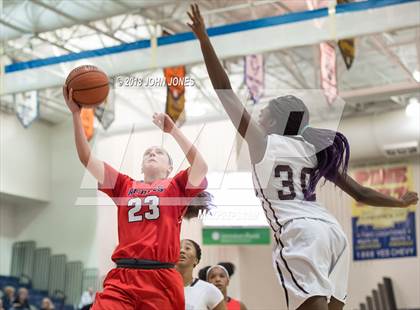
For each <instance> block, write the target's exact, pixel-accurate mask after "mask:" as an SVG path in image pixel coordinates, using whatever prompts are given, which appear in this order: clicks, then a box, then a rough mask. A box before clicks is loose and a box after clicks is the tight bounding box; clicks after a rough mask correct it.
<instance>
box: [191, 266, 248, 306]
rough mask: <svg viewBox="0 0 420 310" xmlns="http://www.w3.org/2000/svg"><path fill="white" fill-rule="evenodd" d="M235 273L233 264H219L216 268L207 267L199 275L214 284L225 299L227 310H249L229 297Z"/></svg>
mask: <svg viewBox="0 0 420 310" xmlns="http://www.w3.org/2000/svg"><path fill="white" fill-rule="evenodd" d="M234 272H235V265H233V264H232V263H227V262H226V263H219V264H217V265H214V266H207V267H204V268H203V269H201V270H200V271H199V273H198V276H199V278H200V279H203V280H207V281H208V282H210V283H212V284H214V285H215V286H216V287H217V288H218V289H219V290H220V291H221V292H222V294H223V296H224V297H225V302H226V308H227V310H247V308H246V306H245V305H244V304H243V303H242V302H241V301H239V300H236V299H233V298H232V297H230V296H228V292H227V288H228V286H229V280H230V277H231V276H232V275H233V273H234Z"/></svg>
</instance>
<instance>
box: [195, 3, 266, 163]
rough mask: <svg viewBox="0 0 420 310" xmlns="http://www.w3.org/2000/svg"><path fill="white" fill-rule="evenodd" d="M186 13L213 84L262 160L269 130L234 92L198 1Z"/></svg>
mask: <svg viewBox="0 0 420 310" xmlns="http://www.w3.org/2000/svg"><path fill="white" fill-rule="evenodd" d="M187 14H188V16H189V17H190V19H191V23H188V26H189V27H190V28H191V29H192V31H193V32H194V33H195V35H196V37H197V39H198V40H199V41H200V46H201V51H202V53H203V57H204V62H205V64H206V68H207V72H208V74H209V77H210V80H211V83H212V85H213V88H214V89H215V91H216V94H217V96H218V97H219V99H220V101H221V102H222V105H223V107H224V109H225V110H226V113H227V114H228V115H229V118H230V119H231V121H232V123H233V125H234V126H235V128H236V129H237V131H238V132H239V134H240V135H241V136H242V138H244V139H245V140H246V141H247V142H248V145H249V148H250V155H251V160H252V161H253V162H259V161H260V160H261V159H262V157H263V155H264V152H265V149H266V145H267V138H266V134H265V133H264V131H263V130H262V129H261V127H260V126H259V125H258V124H257V122H255V121H254V120H252V118H251V115H250V114H249V113H248V111H247V110H246V109H245V107H244V106H243V105H242V103H241V102H240V100H239V98H238V97H237V96H236V94H235V93H234V92H233V90H232V86H231V85H230V81H229V77H228V75H227V74H226V72H225V70H224V68H223V66H222V64H221V63H220V61H219V59H218V57H217V55H216V52H215V51H214V48H213V46H212V44H211V42H210V38H209V36H208V35H207V31H206V27H205V24H204V20H203V17H202V16H201V14H200V9H199V7H198V5H196V4H195V5H191V13H190V12H187Z"/></svg>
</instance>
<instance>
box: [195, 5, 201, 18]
mask: <svg viewBox="0 0 420 310" xmlns="http://www.w3.org/2000/svg"><path fill="white" fill-rule="evenodd" d="M195 9H196V12H197V15H198V17H201V12H200V7H199V6H198V4H197V3H196V4H195Z"/></svg>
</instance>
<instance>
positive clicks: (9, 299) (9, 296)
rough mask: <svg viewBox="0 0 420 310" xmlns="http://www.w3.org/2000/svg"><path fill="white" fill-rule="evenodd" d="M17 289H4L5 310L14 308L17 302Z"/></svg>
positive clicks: (11, 287)
mask: <svg viewBox="0 0 420 310" xmlns="http://www.w3.org/2000/svg"><path fill="white" fill-rule="evenodd" d="M15 298H16V296H15V288H14V287H13V286H5V287H4V296H3V298H2V301H3V308H4V309H6V310H8V309H9V308H11V307H12V304H13V301H14V300H15Z"/></svg>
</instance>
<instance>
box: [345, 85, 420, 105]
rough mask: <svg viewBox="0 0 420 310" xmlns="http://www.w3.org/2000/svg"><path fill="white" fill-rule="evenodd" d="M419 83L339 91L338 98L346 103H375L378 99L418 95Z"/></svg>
mask: <svg viewBox="0 0 420 310" xmlns="http://www.w3.org/2000/svg"><path fill="white" fill-rule="evenodd" d="M419 89H420V83H417V82H403V83H394V84H387V85H380V86H374V87H368V88H357V89H351V90H345V91H341V92H340V93H339V96H340V97H341V98H343V99H344V100H345V101H346V102H347V103H363V102H370V101H377V100H379V99H388V98H389V97H391V96H398V95H403V94H409V93H416V92H417V93H418V91H419Z"/></svg>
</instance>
